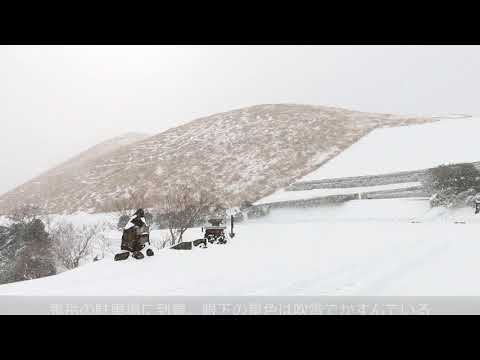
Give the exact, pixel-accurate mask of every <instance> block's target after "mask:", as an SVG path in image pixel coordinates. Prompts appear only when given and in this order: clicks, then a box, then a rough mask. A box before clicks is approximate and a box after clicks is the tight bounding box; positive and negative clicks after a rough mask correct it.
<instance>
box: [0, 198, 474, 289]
mask: <svg viewBox="0 0 480 360" xmlns="http://www.w3.org/2000/svg"><path fill="white" fill-rule="evenodd" d="M428 213H429V210H428V203H427V202H426V201H423V200H413V199H412V200H405V199H396V200H363V201H352V202H349V203H347V204H344V205H339V206H332V207H328V208H323V207H319V208H315V209H304V210H299V209H297V210H288V211H286V210H275V211H273V212H272V213H271V215H270V216H268V217H266V218H260V219H257V220H250V221H248V222H245V223H242V224H240V225H238V227H237V229H236V232H237V236H236V237H235V238H234V239H232V240H231V241H230V242H229V243H228V244H227V245H224V246H222V245H216V246H215V245H211V246H210V247H209V248H208V249H195V250H193V251H175V250H168V249H165V250H159V251H157V254H156V255H155V256H154V257H152V258H145V259H143V260H140V261H137V260H134V259H129V260H126V261H124V262H114V261H113V260H112V259H104V260H101V261H98V262H95V263H90V264H87V265H84V266H82V267H80V268H78V269H76V270H72V271H68V272H65V273H62V274H59V275H55V276H51V277H47V278H42V279H37V280H29V281H24V282H19V283H13V284H6V285H2V286H0V296H1V295H28V296H30V295H65V296H66V295H71V296H80V295H92V296H93V295H96V296H102V295H105V296H106V295H114V296H121V295H123V296H130V295H141V296H148V295H159V296H168V295H192V296H194V295H203V296H215V295H218V296H223V295H230V296H235V295H259V296H263V295H290V296H300V295H312V296H314V295H416V296H419V295H425V296H429V295H452V296H453V295H479V294H480V288H479V287H478V286H475V284H476V282H477V279H478V276H479V275H480V268H479V266H478V253H479V252H480V243H479V242H478V239H477V238H476V233H477V232H478V226H479V225H480V220H479V219H480V218H478V219H477V218H475V217H474V216H473V215H472V212H468V213H467V212H463V213H459V214H457V216H458V217H462V216H464V217H463V220H465V221H466V224H455V223H453V222H452V221H450V220H451V219H448V220H447V218H446V217H444V216H443V217H442V219H443V220H444V221H433V222H431V221H426V222H423V223H411V220H412V218H417V219H420V218H422V217H423V216H425V215H426V214H428ZM462 214H463V215H462ZM199 234H200V230H199V229H191V230H189V231H188V232H187V233H186V235H187V236H188V237H189V238H190V239H195V238H197V237H198V235H199ZM119 235H120V234H119V233H118V234H116V235H115V234H113V233H112V234H111V236H113V237H114V238H115V239H116V240H117V241H118V237H119ZM159 236H160V234H159V233H158V232H155V233H154V234H153V237H159ZM117 245H118V244H117Z"/></svg>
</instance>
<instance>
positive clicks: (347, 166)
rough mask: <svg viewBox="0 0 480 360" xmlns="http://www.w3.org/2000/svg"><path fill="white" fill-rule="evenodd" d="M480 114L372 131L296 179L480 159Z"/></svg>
mask: <svg viewBox="0 0 480 360" xmlns="http://www.w3.org/2000/svg"><path fill="white" fill-rule="evenodd" d="M479 133H480V117H472V118H443V119H442V120H441V121H438V122H434V123H429V124H422V125H410V126H402V127H396V128H384V129H376V130H373V131H372V132H371V133H370V134H368V135H366V136H364V137H363V138H361V139H360V140H359V141H358V142H357V143H355V144H353V145H352V146H350V147H349V148H348V149H346V150H345V151H343V152H342V153H340V154H339V155H338V156H337V157H335V158H334V159H333V160H331V161H329V162H327V163H326V164H325V165H323V166H322V167H321V168H319V169H318V170H316V171H313V172H311V173H310V174H308V175H306V176H305V177H303V178H302V179H299V181H311V180H320V179H327V178H338V177H348V176H362V175H377V174H386V173H392V172H397V171H408V170H421V169H426V168H430V167H435V166H438V165H441V164H448V163H459V162H475V161H480V155H479V154H478V151H477V150H476V147H477V141H478V134H479Z"/></svg>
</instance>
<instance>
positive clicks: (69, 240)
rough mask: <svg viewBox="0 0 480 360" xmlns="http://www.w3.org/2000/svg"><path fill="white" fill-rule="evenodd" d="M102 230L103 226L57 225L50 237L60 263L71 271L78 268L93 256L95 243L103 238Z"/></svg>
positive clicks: (63, 223)
mask: <svg viewBox="0 0 480 360" xmlns="http://www.w3.org/2000/svg"><path fill="white" fill-rule="evenodd" d="M102 230H103V227H102V224H95V225H83V226H81V227H75V226H73V224H71V223H67V222H61V223H59V224H57V225H56V226H55V227H54V229H53V230H52V232H51V234H50V236H51V238H52V240H53V242H54V252H55V255H56V257H57V259H58V261H60V263H61V264H62V265H63V266H64V267H65V268H66V269H69V270H70V269H74V268H76V267H78V266H79V265H80V261H82V260H83V259H86V258H88V256H90V255H91V252H92V249H93V245H94V242H95V241H99V237H102V236H103V235H102Z"/></svg>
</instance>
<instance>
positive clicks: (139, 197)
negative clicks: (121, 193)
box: [112, 189, 146, 217]
mask: <svg viewBox="0 0 480 360" xmlns="http://www.w3.org/2000/svg"><path fill="white" fill-rule="evenodd" d="M145 195H146V191H145V190H143V189H138V190H131V189H129V190H127V196H126V197H123V198H120V199H117V200H115V201H113V204H112V207H113V210H114V211H115V212H117V213H119V215H120V216H124V215H125V216H129V217H130V216H132V215H133V214H134V212H135V210H136V209H139V208H144V207H145V199H146V196H145Z"/></svg>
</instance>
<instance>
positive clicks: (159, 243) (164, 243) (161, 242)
mask: <svg viewBox="0 0 480 360" xmlns="http://www.w3.org/2000/svg"><path fill="white" fill-rule="evenodd" d="M150 242H151V244H152V245H153V246H154V247H155V248H157V249H159V250H161V249H165V248H166V247H169V246H171V245H173V244H174V243H173V242H172V239H171V237H170V234H169V233H165V234H162V236H161V238H160V239H158V238H150Z"/></svg>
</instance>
